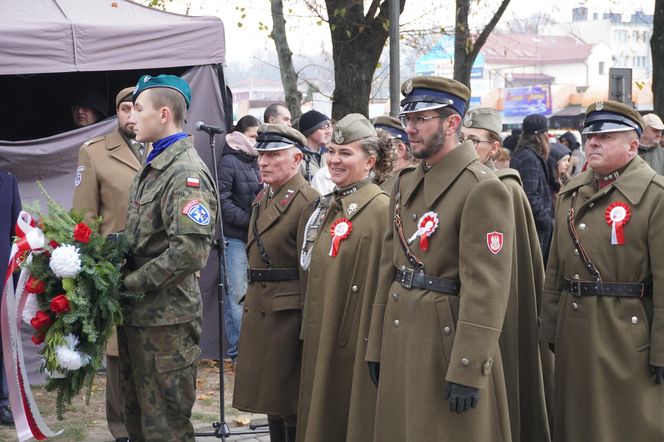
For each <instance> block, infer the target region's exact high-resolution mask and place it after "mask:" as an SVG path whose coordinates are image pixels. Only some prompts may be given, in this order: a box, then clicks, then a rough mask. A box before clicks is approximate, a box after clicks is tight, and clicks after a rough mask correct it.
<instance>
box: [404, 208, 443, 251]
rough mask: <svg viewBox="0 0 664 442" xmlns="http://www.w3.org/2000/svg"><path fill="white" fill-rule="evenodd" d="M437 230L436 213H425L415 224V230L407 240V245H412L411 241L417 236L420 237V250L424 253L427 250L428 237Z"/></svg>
mask: <svg viewBox="0 0 664 442" xmlns="http://www.w3.org/2000/svg"><path fill="white" fill-rule="evenodd" d="M437 228H438V214H437V213H436V212H427V213H425V214H424V215H422V216H421V217H420V220H419V221H418V222H417V230H416V231H415V233H414V234H413V236H411V237H410V238H409V239H408V244H412V243H413V241H415V239H416V238H417V237H418V236H419V237H420V250H421V251H423V252H426V251H427V250H429V237H430V236H431V235H433V232H435V231H436V229H437Z"/></svg>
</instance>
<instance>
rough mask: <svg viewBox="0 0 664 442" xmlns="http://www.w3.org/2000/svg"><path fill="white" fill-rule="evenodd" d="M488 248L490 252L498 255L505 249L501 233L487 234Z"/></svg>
mask: <svg viewBox="0 0 664 442" xmlns="http://www.w3.org/2000/svg"><path fill="white" fill-rule="evenodd" d="M486 246H487V247H488V248H489V251H491V253H493V254H494V255H497V254H498V253H499V252H500V251H501V250H502V249H503V234H502V233H500V232H489V233H487V234H486Z"/></svg>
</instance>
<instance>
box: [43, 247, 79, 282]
mask: <svg viewBox="0 0 664 442" xmlns="http://www.w3.org/2000/svg"><path fill="white" fill-rule="evenodd" d="M49 266H50V267H51V270H53V273H55V276H58V277H60V278H75V277H76V275H78V274H79V273H80V271H81V255H79V253H78V248H77V247H74V246H72V245H70V244H63V245H61V246H59V247H58V248H57V249H55V250H53V252H52V253H51V261H50V262H49Z"/></svg>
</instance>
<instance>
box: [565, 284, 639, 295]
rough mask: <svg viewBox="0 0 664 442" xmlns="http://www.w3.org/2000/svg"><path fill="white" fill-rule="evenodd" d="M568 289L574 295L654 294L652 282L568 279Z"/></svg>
mask: <svg viewBox="0 0 664 442" xmlns="http://www.w3.org/2000/svg"><path fill="white" fill-rule="evenodd" d="M567 290H568V291H569V292H570V293H571V294H572V295H574V296H617V297H624V298H643V297H649V296H652V284H649V283H630V282H584V281H569V280H567Z"/></svg>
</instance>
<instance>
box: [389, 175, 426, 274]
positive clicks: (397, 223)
mask: <svg viewBox="0 0 664 442" xmlns="http://www.w3.org/2000/svg"><path fill="white" fill-rule="evenodd" d="M400 184H401V174H399V175H397V180H396V194H395V196H394V230H395V231H396V232H397V236H398V237H399V244H401V249H402V250H403V253H404V255H406V259H407V260H408V262H409V263H410V264H411V265H412V266H414V267H415V268H416V269H418V270H421V271H424V263H423V262H422V261H421V260H420V259H419V258H418V257H417V256H415V254H414V253H413V252H412V251H411V250H410V247H409V246H408V241H406V237H405V236H404V234H403V224H402V223H401V188H400Z"/></svg>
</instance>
